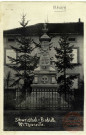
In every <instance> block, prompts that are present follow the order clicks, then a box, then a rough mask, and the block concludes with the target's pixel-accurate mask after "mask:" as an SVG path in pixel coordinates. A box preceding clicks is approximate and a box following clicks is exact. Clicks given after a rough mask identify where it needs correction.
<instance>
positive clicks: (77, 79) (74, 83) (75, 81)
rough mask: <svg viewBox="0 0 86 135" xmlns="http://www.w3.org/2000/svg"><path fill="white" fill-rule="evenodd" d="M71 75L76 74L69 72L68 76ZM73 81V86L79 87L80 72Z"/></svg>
mask: <svg viewBox="0 0 86 135" xmlns="http://www.w3.org/2000/svg"><path fill="white" fill-rule="evenodd" d="M70 75H74V74H67V75H66V77H69V76H70ZM72 81H73V86H72V88H74V89H78V85H79V74H78V75H77V78H75V79H74V80H72Z"/></svg>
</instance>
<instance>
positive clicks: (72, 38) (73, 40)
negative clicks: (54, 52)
mask: <svg viewBox="0 0 86 135" xmlns="http://www.w3.org/2000/svg"><path fill="white" fill-rule="evenodd" d="M68 41H70V42H75V41H76V38H74V37H71V38H68Z"/></svg>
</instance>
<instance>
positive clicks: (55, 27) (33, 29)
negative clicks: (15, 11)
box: [4, 22, 83, 36]
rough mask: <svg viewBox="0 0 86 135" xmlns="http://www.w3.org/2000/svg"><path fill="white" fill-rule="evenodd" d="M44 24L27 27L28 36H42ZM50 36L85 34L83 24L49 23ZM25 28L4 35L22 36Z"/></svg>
mask: <svg viewBox="0 0 86 135" xmlns="http://www.w3.org/2000/svg"><path fill="white" fill-rule="evenodd" d="M42 28H43V23H38V24H35V25H31V26H27V27H26V34H27V35H30V36H32V35H38V36H41V35H42V33H43V31H42ZM47 28H48V32H47V33H48V34H55V33H56V34H62V33H71V34H83V22H76V23H47ZM22 32H23V28H22V27H20V28H15V29H10V30H5V31H4V35H9V34H11V35H12V34H15V35H16V34H22Z"/></svg>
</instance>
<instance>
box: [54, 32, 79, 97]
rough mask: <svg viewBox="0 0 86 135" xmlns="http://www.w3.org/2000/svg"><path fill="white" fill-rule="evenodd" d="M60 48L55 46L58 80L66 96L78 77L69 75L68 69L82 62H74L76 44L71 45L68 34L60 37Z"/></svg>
mask: <svg viewBox="0 0 86 135" xmlns="http://www.w3.org/2000/svg"><path fill="white" fill-rule="evenodd" d="M59 46H60V47H59V48H57V47H55V51H56V55H55V57H56V59H57V61H56V62H55V64H56V67H57V70H58V72H59V73H60V76H59V77H58V79H57V82H58V83H59V90H60V91H63V93H65V98H66V92H71V90H72V86H73V80H74V79H75V78H77V75H68V76H67V70H68V69H70V70H72V69H73V68H74V67H76V66H79V65H80V64H79V63H78V64H74V63H72V61H73V59H74V55H73V47H74V45H70V43H69V42H68V35H67V34H63V35H62V36H61V37H60V39H59Z"/></svg>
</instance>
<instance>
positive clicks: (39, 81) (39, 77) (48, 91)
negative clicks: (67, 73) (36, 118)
mask: <svg viewBox="0 0 86 135" xmlns="http://www.w3.org/2000/svg"><path fill="white" fill-rule="evenodd" d="M42 30H43V35H42V36H41V37H40V39H39V40H40V43H41V53H40V60H39V67H38V68H36V69H35V70H34V80H33V84H32V92H34V91H36V92H37V94H39V92H40V95H41V96H40V95H39V96H40V99H39V102H41V105H43V103H44V105H43V106H46V107H48V106H50V105H51V106H53V104H54V100H56V99H55V97H54V96H55V95H56V93H57V92H56V91H57V82H56V70H55V69H54V68H52V66H51V64H50V55H49V44H50V41H51V38H50V37H49V36H48V35H47V31H48V29H47V27H46V24H44V28H43V29H42ZM39 96H38V98H39ZM37 100H38V99H37ZM51 100H53V101H51ZM46 101H47V102H46ZM55 102H56V101H55ZM46 104H47V105H46Z"/></svg>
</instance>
